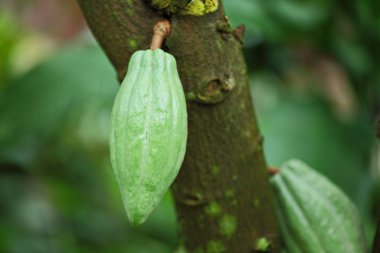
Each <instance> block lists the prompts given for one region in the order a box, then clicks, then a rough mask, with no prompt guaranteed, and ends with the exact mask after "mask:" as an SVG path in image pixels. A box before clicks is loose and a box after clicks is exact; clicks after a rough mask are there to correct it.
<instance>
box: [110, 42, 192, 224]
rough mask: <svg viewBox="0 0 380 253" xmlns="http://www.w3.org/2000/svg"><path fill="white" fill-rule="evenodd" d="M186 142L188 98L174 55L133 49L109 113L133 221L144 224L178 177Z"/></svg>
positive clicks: (115, 163) (115, 164)
mask: <svg viewBox="0 0 380 253" xmlns="http://www.w3.org/2000/svg"><path fill="white" fill-rule="evenodd" d="M186 141H187V112H186V100H185V96H184V92H183V88H182V84H181V81H180V79H179V76H178V72H177V65H176V61H175V59H174V57H173V56H172V55H170V54H168V53H165V52H164V51H162V50H161V49H157V50H154V51H153V50H145V51H137V52H135V53H134V54H133V55H132V57H131V60H130V63H129V66H128V73H127V75H126V76H125V79H124V81H123V82H122V84H121V87H120V89H119V92H118V94H117V96H116V99H115V103H114V106H113V110H112V116H111V133H110V153H111V162H112V168H113V171H114V174H115V177H116V179H117V182H118V184H119V187H120V191H121V196H122V200H123V204H124V207H125V209H126V212H127V215H128V218H129V220H130V221H131V223H132V225H134V226H137V225H139V224H141V223H143V222H144V221H145V220H146V219H147V218H148V216H149V215H150V214H151V212H152V211H153V210H154V209H155V207H156V206H157V205H158V204H159V203H160V201H161V199H162V197H163V195H164V194H165V192H166V191H167V190H168V188H169V187H170V185H171V184H172V183H173V181H174V179H175V177H176V176H177V174H178V172H179V169H180V167H181V164H182V162H183V159H184V155H185V150H186Z"/></svg>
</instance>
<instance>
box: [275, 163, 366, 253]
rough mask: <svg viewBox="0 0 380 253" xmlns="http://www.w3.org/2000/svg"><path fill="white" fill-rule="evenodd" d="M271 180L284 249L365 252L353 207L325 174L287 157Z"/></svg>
mask: <svg viewBox="0 0 380 253" xmlns="http://www.w3.org/2000/svg"><path fill="white" fill-rule="evenodd" d="M271 183H272V186H273V188H274V193H275V200H276V210H277V213H278V218H279V222H280V228H281V235H282V237H283V239H284V242H285V246H286V249H287V251H288V252H291V253H366V252H368V251H367V244H366V240H365V236H364V232H363V226H362V223H361V220H360V217H359V213H358V211H357V209H356V207H355V206H354V204H353V203H352V202H351V201H350V200H349V198H348V197H347V196H346V195H345V194H344V193H343V192H342V191H341V190H340V189H339V188H338V187H336V186H335V185H334V184H333V183H332V182H330V181H329V180H328V179H327V178H326V177H324V176H322V175H321V174H319V173H318V172H316V171H314V170H313V169H311V168H310V167H308V166H307V165H306V164H304V163H303V162H301V161H298V160H291V161H289V162H287V163H285V164H284V165H283V166H281V169H280V172H279V173H277V174H276V175H275V176H273V177H272V178H271Z"/></svg>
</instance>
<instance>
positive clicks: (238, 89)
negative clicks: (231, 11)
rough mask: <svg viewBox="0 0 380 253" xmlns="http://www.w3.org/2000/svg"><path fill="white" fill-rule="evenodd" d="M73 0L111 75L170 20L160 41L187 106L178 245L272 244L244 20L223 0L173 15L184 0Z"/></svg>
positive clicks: (244, 248) (234, 248)
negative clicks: (233, 18) (232, 17)
mask: <svg viewBox="0 0 380 253" xmlns="http://www.w3.org/2000/svg"><path fill="white" fill-rule="evenodd" d="M78 1H79V4H80V6H81V9H82V11H83V14H84V16H85V17H86V20H87V22H88V25H89V27H90V29H91V30H92V32H93V34H94V35H95V37H96V38H97V40H98V42H99V44H100V45H101V47H102V48H103V50H104V52H105V53H106V54H107V56H108V58H109V59H110V61H111V62H112V64H113V66H114V68H115V70H116V71H117V75H118V78H119V80H122V79H123V78H124V76H125V74H126V71H127V68H128V62H129V60H130V57H131V55H132V54H133V53H134V52H135V51H137V50H139V49H147V48H148V47H149V45H150V40H151V36H152V28H153V26H154V25H155V24H156V22H157V21H159V20H160V19H162V18H164V17H165V18H168V19H170V21H171V24H172V31H171V34H170V36H169V37H167V38H166V42H165V44H164V46H163V48H164V50H165V51H167V52H169V53H170V54H172V55H173V56H174V57H175V58H176V60H177V65H178V71H179V76H180V79H181V81H182V84H183V88H184V91H185V95H186V100H187V111H188V141H187V151H186V156H185V160H184V162H183V165H182V168H181V170H180V173H179V175H178V177H177V179H176V181H175V183H174V185H173V187H172V190H173V193H174V198H175V206H176V210H177V216H178V217H177V219H178V223H179V225H180V238H181V242H182V243H183V248H184V249H185V250H186V252H209V253H212V252H215V253H217V252H218V253H219V252H220V253H222V252H229V253H234V252H239V253H242V252H247V253H248V252H262V251H268V252H279V248H280V247H279V239H278V234H277V225H276V219H275V210H274V204H273V198H272V194H271V190H270V187H269V181H268V175H267V169H266V164H265V159H264V156H263V149H262V143H263V137H262V136H261V135H260V132H259V130H258V127H257V123H256V118H255V113H254V108H253V104H252V100H251V97H250V93H249V89H248V77H247V71H246V65H245V61H244V58H243V54H242V48H243V46H244V45H243V37H244V27H243V26H239V27H237V28H233V27H231V24H230V22H229V20H228V17H226V16H225V13H224V9H223V3H222V2H219V3H218V2H215V1H205V3H207V2H209V3H213V4H218V8H215V6H214V7H210V8H211V9H212V10H213V11H214V10H215V11H214V12H212V13H207V12H208V11H206V10H207V8H205V7H204V8H203V9H202V11H201V12H199V11H198V9H194V8H192V9H187V10H186V8H182V10H186V13H185V14H188V13H190V14H196V15H180V14H181V13H177V11H176V10H177V9H178V10H179V9H181V8H180V7H181V6H180V4H181V2H182V4H183V3H185V2H186V4H187V2H189V1H172V2H174V3H176V4H178V5H179V7H178V6H176V5H174V7H176V8H177V9H174V11H170V10H169V11H168V10H167V9H168V8H166V9H165V8H161V9H165V10H157V9H154V8H152V7H151V6H150V5H149V4H147V3H146V2H144V1H141V0H96V1H85V0H78ZM161 2H163V3H165V2H166V3H167V2H170V1H161ZM192 2H197V1H192ZM198 2H201V1H198ZM153 3H160V1H153ZM210 6H211V5H210ZM164 7H167V6H166V5H165V6H164ZM211 9H210V12H211ZM182 14H184V13H182ZM263 242H265V246H263Z"/></svg>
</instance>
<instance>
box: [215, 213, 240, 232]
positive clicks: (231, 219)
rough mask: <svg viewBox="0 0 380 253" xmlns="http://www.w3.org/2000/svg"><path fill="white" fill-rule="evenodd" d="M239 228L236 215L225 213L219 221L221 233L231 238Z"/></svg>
mask: <svg viewBox="0 0 380 253" xmlns="http://www.w3.org/2000/svg"><path fill="white" fill-rule="evenodd" d="M236 229H237V222H236V218H235V216H232V215H228V214H226V215H223V217H222V218H221V219H220V221H219V230H220V234H221V235H223V236H226V237H227V238H230V237H231V236H232V235H233V234H235V232H236Z"/></svg>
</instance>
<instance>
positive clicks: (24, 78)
mask: <svg viewBox="0 0 380 253" xmlns="http://www.w3.org/2000/svg"><path fill="white" fill-rule="evenodd" d="M224 2H225V5H226V10H227V13H228V16H229V17H230V19H231V22H232V24H234V25H238V24H241V23H243V24H245V25H246V28H247V33H246V39H245V56H246V59H247V62H248V66H249V73H250V77H251V92H252V96H253V98H254V103H255V107H256V111H257V113H258V120H259V124H260V128H261V131H262V132H263V135H264V138H265V142H264V143H265V144H264V145H265V154H266V157H267V161H268V165H270V166H279V165H280V164H281V163H283V162H284V161H286V160H288V159H290V158H299V159H301V160H303V161H305V162H307V163H308V164H310V165H311V166H312V167H314V168H316V169H318V170H319V171H320V172H322V173H323V174H325V175H326V176H328V177H329V178H330V179H331V180H332V181H333V182H334V183H336V184H337V185H339V186H340V187H341V188H342V189H343V190H344V191H345V192H346V193H347V194H348V195H349V196H350V198H351V199H352V200H353V201H354V202H355V203H356V204H357V206H358V208H359V209H360V211H361V214H362V217H363V219H364V220H365V223H366V230H367V236H368V238H369V239H370V240H371V237H372V236H373V230H374V225H375V223H374V221H375V219H376V217H375V215H374V214H375V210H376V208H377V205H378V202H379V201H378V199H379V197H380V196H379V193H378V192H379V191H378V190H377V188H378V181H379V178H378V176H377V175H378V174H380V173H378V172H377V171H378V170H379V169H380V168H379V166H380V165H379V163H376V162H373V161H378V160H379V157H380V151H379V150H380V149H379V148H378V144H377V142H376V140H375V138H374V131H373V122H374V118H375V116H376V110H378V109H379V106H380V64H379V61H380V60H379V59H380V51H379V50H378V48H377V47H378V45H379V42H380V15H379V14H380V13H379V12H380V4H379V3H378V1H372V0H365V1H327V0H307V1H306V0H304V1H300V0H299V1H297V0H266V1H260V0H225V1H224ZM17 29H18V28H17V26H16V25H14V23H13V21H10V20H9V19H8V18H6V17H5V14H4V13H1V12H0V34H1V35H2V36H0V69H1V71H0V199H1V200H2V201H1V203H0V252H9V253H23V252H28V253H34V252H36V253H37V252H38V253H40V252H49V253H55V252H78V253H84V252H104V253H105V252H126V253H129V252H131V253H132V252H133V253H139V252H142V253H143V252H155V253H161V252H162V253H166V252H173V251H174V250H175V249H176V248H177V246H178V238H177V225H176V221H175V212H174V207H173V203H172V199H171V196H170V194H169V193H168V195H167V197H166V198H165V199H164V200H163V202H162V204H161V206H160V207H159V208H158V209H157V210H156V211H155V212H154V214H153V215H152V217H151V218H150V219H149V220H148V222H147V223H146V224H144V225H143V226H141V227H140V228H138V229H132V228H131V227H130V226H129V225H128V221H127V219H126V215H125V213H124V210H123V207H122V204H121V200H120V196H119V192H118V189H117V186H116V182H115V180H114V178H113V175H112V170H111V168H110V161H109V154H108V128H109V117H110V111H111V108H112V104H113V100H114V97H115V94H116V92H117V88H118V83H117V81H116V74H115V72H114V70H113V69H112V67H111V65H110V63H109V62H108V60H107V59H106V57H105V56H104V54H103V52H102V51H101V50H100V49H99V47H98V46H96V45H95V44H94V43H92V42H83V41H80V42H75V43H71V45H67V46H65V47H64V48H63V49H61V50H60V52H57V53H56V54H55V55H53V56H51V57H50V58H49V59H47V60H45V61H44V62H42V63H41V64H39V65H37V66H35V67H34V68H33V69H31V70H30V71H28V72H27V73H24V74H22V75H19V74H15V73H13V72H12V68H11V67H10V66H11V64H10V63H11V62H12V52H14V50H15V47H16V46H15V45H16V44H17V41H18V40H20V31H21V30H17ZM15 31H16V32H15ZM326 66H327V67H326ZM331 66H332V67H331ZM326 68H327V69H328V70H329V71H327V72H326V71H325V69H326ZM331 69H332V70H331ZM321 71H325V72H321ZM321 73H323V74H321ZM326 73H327V74H326ZM331 80H335V82H333V81H331ZM335 83H338V84H339V85H338V86H337V88H336V89H337V90H338V92H336V90H334V88H331V87H332V86H333V85H334V84H335ZM334 87H335V86H334ZM339 101H346V102H342V103H338V102H339ZM347 101H348V102H347ZM371 161H372V162H371Z"/></svg>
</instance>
